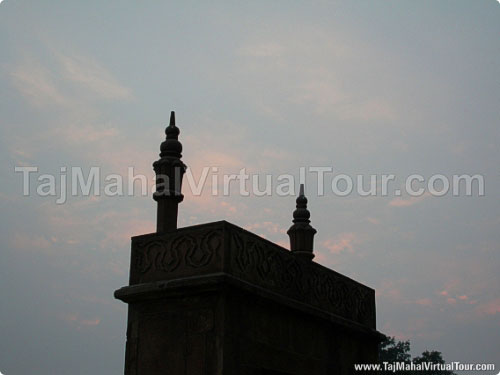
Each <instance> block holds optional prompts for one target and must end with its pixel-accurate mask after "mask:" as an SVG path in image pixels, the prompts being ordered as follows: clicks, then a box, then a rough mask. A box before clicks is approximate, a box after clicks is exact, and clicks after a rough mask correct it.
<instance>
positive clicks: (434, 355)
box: [379, 336, 454, 375]
mask: <svg viewBox="0 0 500 375" xmlns="http://www.w3.org/2000/svg"><path fill="white" fill-rule="evenodd" d="M384 362H387V363H396V362H404V363H407V364H410V363H414V364H415V365H419V364H423V363H432V364H445V363H446V362H445V360H444V359H443V356H442V354H441V352H438V351H435V350H433V351H428V350H426V351H424V352H423V353H422V355H420V356H417V357H415V358H413V360H412V358H411V355H410V341H409V340H407V341H396V338H395V337H389V336H384V339H383V340H382V341H381V343H380V345H379V363H380V364H383V363H384ZM380 373H381V374H384V375H385V374H396V375H398V374H401V375H413V374H415V375H417V374H418V375H454V372H453V371H448V370H443V371H433V370H429V371H426V370H424V371H415V372H414V373H412V372H410V371H395V372H394V371H381V372H380Z"/></svg>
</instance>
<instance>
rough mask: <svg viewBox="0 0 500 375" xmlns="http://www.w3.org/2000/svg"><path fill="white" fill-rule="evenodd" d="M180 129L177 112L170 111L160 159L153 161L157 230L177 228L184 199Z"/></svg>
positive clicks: (183, 170) (183, 167)
mask: <svg viewBox="0 0 500 375" xmlns="http://www.w3.org/2000/svg"><path fill="white" fill-rule="evenodd" d="M179 133H180V130H179V128H178V127H177V126H175V112H174V111H172V112H171V113H170V123H169V125H168V126H167V128H166V129H165V134H166V136H167V137H166V139H165V141H163V142H162V144H161V146H160V159H159V160H157V161H155V162H154V163H153V168H154V170H155V173H156V192H155V193H154V194H153V199H154V200H155V201H156V202H158V211H157V218H156V231H157V232H166V231H169V230H175V229H177V214H178V205H179V203H180V202H182V200H183V199H184V196H183V195H182V193H181V187H182V177H183V176H184V172H186V165H185V164H184V163H183V162H182V161H181V156H182V144H181V143H180V142H179Z"/></svg>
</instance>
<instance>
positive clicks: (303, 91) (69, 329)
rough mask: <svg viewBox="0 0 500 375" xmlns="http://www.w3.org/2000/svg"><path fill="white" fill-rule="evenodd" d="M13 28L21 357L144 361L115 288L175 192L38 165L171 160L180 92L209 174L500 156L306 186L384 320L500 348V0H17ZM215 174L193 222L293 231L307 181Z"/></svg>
mask: <svg viewBox="0 0 500 375" xmlns="http://www.w3.org/2000/svg"><path fill="white" fill-rule="evenodd" d="M0 50H1V57H2V58H1V61H0V113H1V118H0V124H1V126H0V159H1V163H0V174H1V181H2V183H1V185H0V207H1V211H0V212H1V215H0V224H1V225H0V247H1V261H0V298H1V300H2V303H1V304H0V337H1V338H2V340H1V341H0V372H1V373H3V374H5V375H31V374H33V375H34V374H37V375H57V374H64V375H87V374H89V375H90V374H92V375H108V374H117V373H121V372H123V364H124V345H125V331H126V314H127V311H126V305H125V304H123V303H122V302H120V301H117V300H115V299H114V298H113V292H114V290H116V289H118V288H120V287H122V286H124V285H127V284H128V269H129V256H130V237H131V236H134V235H139V234H144V233H150V232H154V231H155V213H156V209H155V202H154V201H153V200H152V199H151V194H147V195H146V196H142V195H141V194H135V195H132V196H128V195H126V196H111V197H110V196H106V195H105V194H102V189H103V188H102V186H101V194H99V195H97V194H91V195H90V196H83V195H77V196H70V197H68V199H67V201H66V202H65V203H64V204H57V203H56V197H54V196H39V195H37V194H36V188H37V186H38V185H37V177H38V176H40V175H41V174H54V175H55V176H57V180H56V181H59V176H60V175H61V172H60V171H61V168H62V167H65V168H66V169H67V170H68V171H69V170H71V168H73V167H80V168H82V170H83V171H84V172H85V173H89V171H90V168H91V167H95V166H97V167H99V168H101V172H100V173H101V174H102V176H105V175H108V174H111V173H113V174H119V175H121V176H125V175H126V174H127V171H128V168H129V167H134V170H135V173H136V174H137V173H142V174H144V175H146V176H148V178H152V177H153V176H154V174H153V170H152V166H151V164H152V162H153V161H155V160H156V159H157V158H158V152H159V145H160V143H161V142H162V141H163V139H164V128H165V126H166V125H167V124H168V119H169V116H170V111H172V110H175V111H176V118H177V125H178V127H179V128H180V130H181V134H180V140H181V142H182V143H183V146H184V151H183V161H184V162H185V163H186V164H187V165H188V166H189V168H190V171H191V172H192V174H193V175H194V176H195V177H196V180H198V178H199V177H200V173H201V172H202V170H203V168H204V167H217V168H218V170H217V171H218V172H217V173H219V174H224V173H238V172H239V171H240V169H241V168H245V169H246V170H247V171H248V172H250V173H252V174H257V175H259V176H260V175H262V176H263V175H265V174H270V175H272V176H273V179H275V178H276V176H278V175H279V174H283V173H284V174H291V175H293V176H298V175H299V168H300V167H311V166H316V167H318V166H322V167H331V168H333V170H334V172H335V173H342V174H347V175H350V176H355V175H358V174H361V175H370V174H376V175H380V174H383V173H389V174H394V175H395V176H396V177H397V184H401V183H402V181H404V179H405V178H406V177H407V176H409V175H412V174H421V175H423V176H424V177H425V178H429V176H431V175H434V174H442V175H445V176H452V175H454V174H458V175H461V174H469V175H476V174H479V175H481V176H483V177H484V188H485V191H484V195H482V196H480V195H479V194H473V195H472V196H464V195H460V196H452V195H451V194H445V195H443V196H439V197H438V196H434V195H433V194H429V193H425V194H423V195H421V196H420V197H412V196H409V195H407V194H402V196H395V195H394V194H389V195H388V196H381V195H380V194H377V195H376V196H368V197H362V196H359V195H356V194H349V195H347V196H338V195H336V194H334V193H333V192H332V189H329V188H326V189H325V194H323V195H319V194H316V193H317V192H316V190H317V183H316V180H315V179H314V177H315V175H314V174H311V173H308V174H307V178H306V193H307V196H308V199H309V209H310V211H311V220H312V225H313V226H314V227H315V228H316V229H317V231H318V233H317V235H316V237H315V254H316V258H315V261H317V262H318V263H321V264H323V265H325V266H327V267H329V268H332V269H334V270H336V271H338V272H340V273H343V274H345V275H347V276H349V277H351V278H354V279H356V280H358V281H360V282H362V283H364V284H366V285H368V286H370V287H372V288H374V289H375V291H376V304H377V306H376V307H377V328H378V329H379V330H380V331H381V332H383V333H385V334H387V335H390V336H395V337H396V338H397V339H398V340H410V342H411V347H412V354H413V355H418V354H420V353H422V351H424V350H439V351H441V352H442V353H443V356H444V358H445V360H447V361H448V362H451V361H460V362H463V363H465V362H470V363H495V364H496V366H497V371H498V369H499V368H500V345H499V339H500V288H499V287H500V272H498V269H499V267H500V252H499V250H500V246H499V243H500V231H499V230H498V229H499V227H500V215H499V212H500V203H499V199H498V191H499V187H500V170H499V168H498V162H499V160H500V152H499V149H498V144H499V143H500V131H499V127H498V121H499V119H500V106H499V105H498V103H499V99H500V4H499V3H498V2H497V1H496V0H476V1H461V0H441V1H425V0H423V1H404V0H397V1H391V0H387V1H381V0H377V1H364V0H358V1H317V2H305V1H304V2H299V1H274V2H264V1H254V2H223V1H216V2H195V1H186V2H170V1H161V2H160V1H157V2H133V1H106V2H101V1H79V2H77V1H72V0H70V1H55V0H54V1H50V2H49V1H45V2H42V1H22V0H5V1H3V2H2V3H1V4H0ZM27 166H34V167H37V168H38V172H36V173H33V174H32V180H31V181H30V187H31V194H29V196H24V195H23V178H22V174H21V173H19V172H15V168H16V167H18V168H19V167H27ZM68 174H70V173H68ZM328 178H329V179H330V180H331V179H332V176H328ZM261 181H264V180H261ZM219 183H220V181H219ZM212 185H213V184H212V183H211V179H209V183H208V184H207V185H206V186H205V187H204V189H203V191H202V194H201V195H199V196H196V195H195V194H193V193H192V192H190V191H188V190H187V189H186V184H185V186H184V191H183V192H184V194H185V200H184V202H182V203H181V205H180V208H179V225H180V226H188V225H193V224H198V223H205V222H210V221H216V220H222V219H225V220H228V221H230V222H232V223H234V224H236V225H239V226H241V227H243V228H246V229H248V230H251V231H253V232H255V233H257V234H259V235H261V236H264V237H266V238H268V239H270V240H272V241H274V242H277V243H279V244H280V245H282V246H284V247H288V238H287V235H286V230H287V229H288V227H289V226H290V225H291V219H292V212H293V209H294V205H295V197H294V196H292V195H287V196H278V195H277V194H271V195H270V196H262V197H261V196H257V195H256V194H250V196H244V195H242V194H239V192H238V190H237V189H233V190H231V193H230V194H229V195H228V196H224V195H222V194H219V195H217V196H214V195H212V194H211V187H212ZM215 185H217V184H215ZM297 185H298V182H297ZM328 186H329V185H327V187H328ZM297 187H298V186H297ZM57 190H58V191H59V190H60V185H57ZM497 371H496V372H497ZM496 372H495V373H496Z"/></svg>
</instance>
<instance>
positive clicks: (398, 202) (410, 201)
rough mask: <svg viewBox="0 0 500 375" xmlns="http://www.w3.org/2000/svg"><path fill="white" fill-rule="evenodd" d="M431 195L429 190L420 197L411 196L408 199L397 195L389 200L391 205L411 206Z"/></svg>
mask: <svg viewBox="0 0 500 375" xmlns="http://www.w3.org/2000/svg"><path fill="white" fill-rule="evenodd" d="M430 196H431V194H430V193H429V192H427V193H424V194H422V195H421V196H420V197H410V198H407V199H404V198H402V197H397V198H394V199H392V200H391V201H390V202H389V206H391V207H409V206H413V205H414V204H417V203H419V202H421V201H423V200H424V199H426V198H428V197H430Z"/></svg>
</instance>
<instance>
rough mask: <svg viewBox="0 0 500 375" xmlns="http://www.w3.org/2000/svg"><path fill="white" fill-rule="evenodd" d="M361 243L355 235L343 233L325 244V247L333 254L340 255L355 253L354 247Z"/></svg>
mask: <svg viewBox="0 0 500 375" xmlns="http://www.w3.org/2000/svg"><path fill="white" fill-rule="evenodd" d="M357 242H359V239H358V237H357V236H356V234H355V233H352V232H348V233H341V234H339V235H338V236H337V237H335V238H332V239H328V240H326V241H324V242H323V246H324V247H326V248H327V249H328V250H330V252H331V253H332V254H340V253H342V252H349V253H352V252H354V245H355V244H356V243H357Z"/></svg>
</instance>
